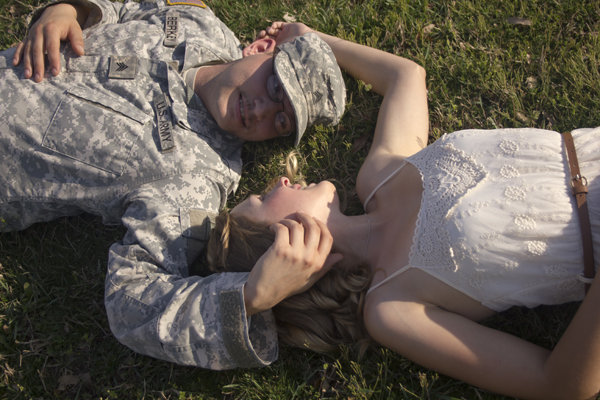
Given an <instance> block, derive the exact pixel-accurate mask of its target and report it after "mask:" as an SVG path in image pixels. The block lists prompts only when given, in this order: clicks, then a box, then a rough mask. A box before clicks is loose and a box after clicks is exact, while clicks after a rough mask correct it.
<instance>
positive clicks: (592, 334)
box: [364, 278, 600, 400]
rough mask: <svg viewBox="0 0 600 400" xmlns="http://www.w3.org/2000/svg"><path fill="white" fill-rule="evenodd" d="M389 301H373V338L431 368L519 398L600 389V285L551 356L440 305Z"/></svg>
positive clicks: (384, 297) (369, 307) (374, 297)
mask: <svg viewBox="0 0 600 400" xmlns="http://www.w3.org/2000/svg"><path fill="white" fill-rule="evenodd" d="M389 296H391V295H390V294H389V293H386V292H385V291H376V292H374V293H372V294H371V295H370V296H369V298H368V299H367V304H366V307H365V313H364V318H365V324H366V327H367V329H368V331H369V333H370V334H371V335H372V337H373V338H374V339H375V340H376V341H377V342H379V343H381V344H382V345H384V346H386V347H389V348H390V349H392V350H394V351H396V352H397V353H399V354H401V355H403V356H405V357H408V358H410V359H411V360H413V361H415V362H417V363H419V364H421V365H423V366H425V367H427V368H431V369H434V370H436V371H439V372H441V373H443V374H446V375H449V376H452V377H454V378H456V379H460V380H462V381H465V382H467V383H470V384H473V385H476V386H479V387H482V388H484V389H487V390H491V391H494V392H497V393H502V394H504V395H509V396H515V397H519V398H527V399H529V398H532V399H538V398H539V399H554V398H556V399H573V400H575V399H588V398H594V396H595V395H596V394H597V393H598V391H599V390H600V368H598V366H599V365H600V313H599V312H598V307H597V304H599V301H600V278H596V280H595V282H594V285H593V286H592V289H591V290H590V291H589V293H588V296H587V297H586V299H585V300H584V302H583V303H582V304H581V307H580V308H579V310H578V312H577V314H576V315H575V317H574V318H573V320H572V321H571V323H570V325H569V326H568V328H567V330H566V332H565V334H564V335H563V336H562V338H561V339H560V341H559V342H558V344H557V345H556V347H555V348H554V350H552V351H549V350H547V349H544V348H541V347H539V346H537V345H534V344H532V343H530V342H527V341H525V340H522V339H520V338H518V337H515V336H512V335H509V334H507V333H504V332H501V331H498V330H495V329H491V328H488V327H485V326H482V325H480V324H478V323H476V322H473V321H471V320H469V319H467V318H465V317H463V316H461V315H458V314H455V313H452V312H448V311H446V310H444V309H442V308H441V307H439V306H436V305H432V304H425V303H423V302H420V301H418V300H415V298H411V297H408V296H407V297H405V298H401V297H398V296H395V295H393V298H392V297H389Z"/></svg>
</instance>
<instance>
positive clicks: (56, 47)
mask: <svg viewBox="0 0 600 400" xmlns="http://www.w3.org/2000/svg"><path fill="white" fill-rule="evenodd" d="M81 11H82V10H81V9H78V8H75V7H74V6H72V5H71V4H66V3H60V4H56V5H54V6H51V7H48V8H47V9H46V10H45V11H44V12H43V13H42V15H41V16H40V18H39V19H38V20H37V21H36V22H35V23H34V24H33V25H32V26H31V28H30V29H29V31H28V32H27V36H26V37H25V39H24V40H23V41H22V42H21V43H19V45H18V46H17V50H16V51H15V55H14V57H13V65H15V66H16V65H19V63H20V62H21V61H23V67H24V70H25V72H24V75H25V78H27V79H29V78H31V77H33V80H34V81H35V82H41V81H42V79H44V73H45V65H44V55H45V54H47V55H48V64H49V65H48V66H49V68H50V73H51V74H52V75H53V76H56V75H58V74H59V72H60V41H61V40H68V41H69V42H70V43H71V48H72V49H73V51H75V54H78V55H80V56H81V55H83V53H84V51H83V34H82V31H81V26H80V25H79V22H78V17H79V19H80V20H85V17H87V15H82V14H84V13H82V12H81Z"/></svg>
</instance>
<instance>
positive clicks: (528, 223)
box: [514, 215, 536, 231]
mask: <svg viewBox="0 0 600 400" xmlns="http://www.w3.org/2000/svg"><path fill="white" fill-rule="evenodd" d="M514 223H515V225H516V226H517V227H518V228H519V229H520V230H522V231H530V230H533V229H535V226H536V223H535V220H534V219H533V218H532V217H531V216H529V215H517V216H516V217H515V219H514Z"/></svg>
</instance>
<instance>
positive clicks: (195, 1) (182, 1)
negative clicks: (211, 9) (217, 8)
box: [167, 0, 206, 8]
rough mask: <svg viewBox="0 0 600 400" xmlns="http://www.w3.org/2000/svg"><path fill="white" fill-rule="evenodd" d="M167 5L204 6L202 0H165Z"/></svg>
mask: <svg viewBox="0 0 600 400" xmlns="http://www.w3.org/2000/svg"><path fill="white" fill-rule="evenodd" d="M167 5H169V6H196V7H202V8H206V4H204V2H203V1H202V0H167Z"/></svg>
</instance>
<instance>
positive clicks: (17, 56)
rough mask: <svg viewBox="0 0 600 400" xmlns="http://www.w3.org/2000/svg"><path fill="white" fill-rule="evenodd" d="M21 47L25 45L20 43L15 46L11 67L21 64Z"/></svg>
mask: <svg viewBox="0 0 600 400" xmlns="http://www.w3.org/2000/svg"><path fill="white" fill-rule="evenodd" d="M23 47H25V43H23V42H21V43H19V44H18V45H17V48H16V49H15V54H14V55H13V66H17V65H19V63H20V62H21V58H22V57H23Z"/></svg>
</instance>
